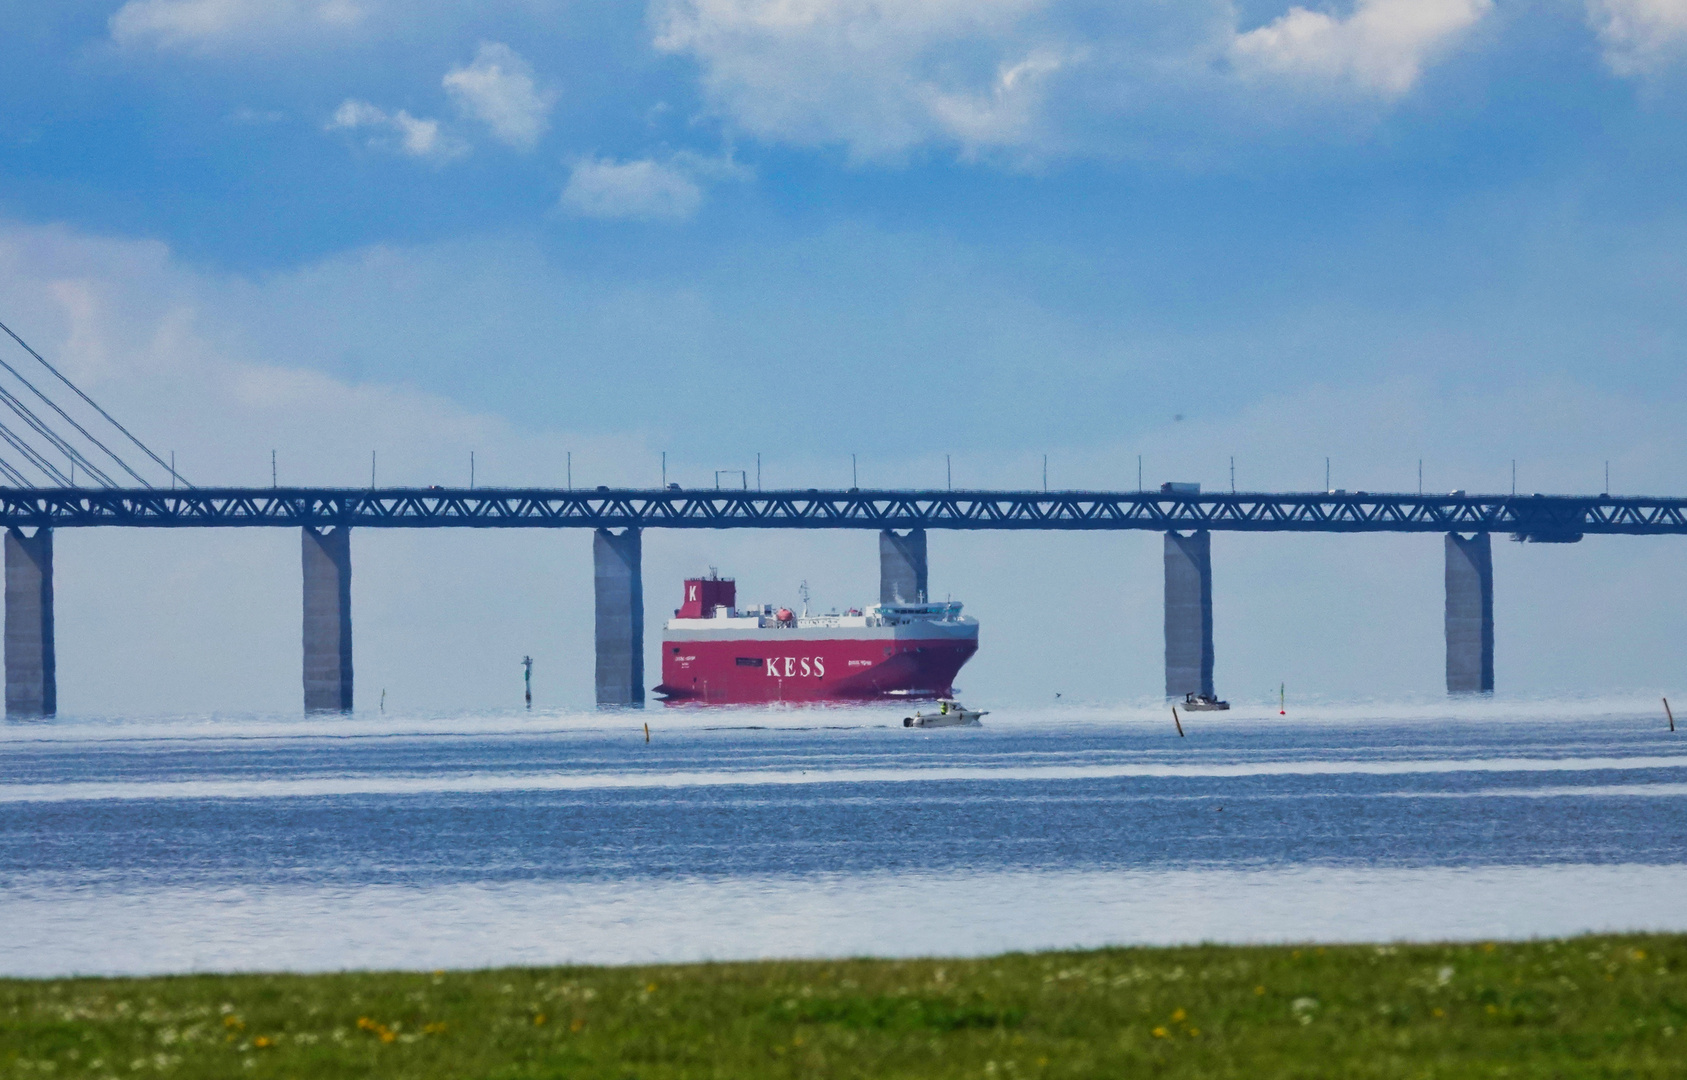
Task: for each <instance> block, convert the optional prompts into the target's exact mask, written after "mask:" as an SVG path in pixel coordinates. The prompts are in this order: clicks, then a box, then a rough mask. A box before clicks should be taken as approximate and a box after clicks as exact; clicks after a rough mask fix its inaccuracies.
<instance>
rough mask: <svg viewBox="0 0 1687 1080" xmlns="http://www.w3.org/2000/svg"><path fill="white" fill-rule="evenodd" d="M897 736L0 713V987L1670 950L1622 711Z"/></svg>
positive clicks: (1125, 716)
mask: <svg viewBox="0 0 1687 1080" xmlns="http://www.w3.org/2000/svg"><path fill="white" fill-rule="evenodd" d="M907 711H908V710H906V709H897V708H884V707H866V708H768V709H719V708H710V709H704V708H684V709H674V708H661V707H652V708H649V709H645V710H642V711H626V712H614V713H595V712H592V713H557V712H552V713H539V712H535V713H527V712H521V713H506V714H496V715H467V716H443V717H396V716H383V715H380V714H376V715H374V716H366V715H359V716H355V717H328V718H299V717H274V718H265V717H196V718H176V719H154V720H114V719H59V720H53V721H42V722H18V721H12V722H8V723H6V724H5V725H4V727H3V728H0V974H6V975H62V974H71V973H149V972H178V971H235V970H335V969H341V968H365V967H374V968H418V969H432V968H443V967H470V966H484V965H500V964H551V963H565V962H589V963H630V962H646V961H681V960H702V959H729V958H751V957H773V956H781V957H789V956H855V955H877V956H902V955H924V954H947V955H976V954H986V953H994V952H1001V951H1006V950H1016V949H1043V948H1063V947H1074V946H1099V945H1107V944H1127V943H1170V942H1195V941H1233V942H1263V941H1344V940H1367V941H1372V940H1395V939H1414V940H1423V939H1478V938H1492V937H1527V936H1534V935H1548V934H1553V935H1556V934H1569V933H1577V932H1583V931H1595V930H1653V929H1655V930H1684V929H1687V902H1684V900H1683V898H1684V897H1687V813H1684V811H1687V731H1684V732H1683V733H1682V734H1680V735H1672V734H1670V732H1669V731H1668V728H1667V726H1666V720H1665V717H1664V715H1663V713H1662V709H1661V707H1659V708H1653V707H1652V706H1651V705H1650V703H1647V702H1640V701H1631V700H1606V701H1601V700H1575V701H1549V700H1542V701H1527V700H1506V699H1476V700H1473V701H1469V702H1439V701H1435V702H1423V703H1416V704H1413V703H1405V704H1388V703H1364V704H1351V705H1342V704H1325V705H1321V706H1317V707H1312V708H1306V707H1297V708H1296V709H1295V710H1294V712H1295V715H1293V716H1280V715H1278V712H1277V710H1276V709H1275V708H1271V709H1266V708H1258V707H1256V708H1238V709H1235V710H1233V711H1231V712H1228V713H1204V714H1203V713H1197V714H1193V715H1186V716H1184V717H1183V720H1182V724H1183V730H1184V735H1182V736H1180V735H1179V734H1178V732H1177V730H1176V728H1175V727H1174V725H1173V723H1172V717H1171V714H1170V711H1169V709H1167V708H1166V707H1164V706H1161V705H1158V704H1152V705H1150V704H1146V703H1143V704H1131V705H1118V706H1109V705H1069V706H1068V705H1063V706H1060V707H1055V708H1035V709H1033V708H1020V709H1014V708H998V709H994V710H992V712H991V715H989V716H988V717H986V718H985V720H984V723H983V725H982V726H979V727H971V728H944V729H908V728H904V727H903V726H902V722H901V721H902V716H903V714H904V713H905V712H907ZM646 725H648V727H649V733H648V736H647V734H646Z"/></svg>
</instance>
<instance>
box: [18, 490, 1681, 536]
mask: <svg viewBox="0 0 1687 1080" xmlns="http://www.w3.org/2000/svg"><path fill="white" fill-rule="evenodd" d="M0 519H3V521H0V524H4V525H6V526H12V527H36V526H49V527H53V528H72V527H92V526H101V525H112V526H126V527H141V528H238V527H257V526H272V527H273V526H302V525H311V526H328V525H351V526H357V527H359V528H393V529H426V528H445V527H454V528H482V529H498V528H505V529H509V528H515V529H535V528H538V529H543V528H582V529H604V528H608V529H622V528H629V527H632V528H643V529H651V528H665V529H965V530H982V529H1005V530H1015V529H1019V530H1072V531H1093V530H1107V529H1147V530H1154V531H1166V530H1174V529H1175V530H1179V531H1187V530H1194V529H1209V530H1215V531H1226V532H1357V533H1366V532H1371V533H1374V532H1463V533H1477V532H1507V533H1513V534H1515V535H1516V536H1517V537H1518V538H1520V539H1527V540H1545V541H1560V542H1563V541H1571V540H1577V539H1580V538H1581V537H1582V536H1583V535H1584V534H1587V535H1598V534H1613V535H1666V534H1678V533H1687V499H1666V498H1646V497H1632V498H1610V497H1606V496H1579V495H1551V496H1538V495H1537V496H1516V495H1391V494H1372V493H1365V494H1358V493H1355V494H1342V495H1328V494H1324V493H1321V492H1313V493H1304V494H1300V493H1294V492H1288V493H1244V494H1233V495H1189V496H1183V495H1162V494H1160V493H1158V492H1116V491H1063V492H1041V491H866V490H860V491H854V490H852V491H838V490H830V491H822V490H812V489H811V490H803V491H797V490H789V491H765V492H763V491H738V492H725V491H718V492H717V491H673V490H662V489H615V490H605V489H598V490H576V491H565V490H555V489H507V488H476V489H465V488H456V489H439V488H425V489H424V488H378V489H372V490H371V489H357V488H192V489H182V490H174V491H159V490H156V489H98V490H91V489H86V488H61V489H51V488H0Z"/></svg>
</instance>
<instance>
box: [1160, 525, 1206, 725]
mask: <svg viewBox="0 0 1687 1080" xmlns="http://www.w3.org/2000/svg"><path fill="white" fill-rule="evenodd" d="M1211 693H1213V556H1212V533H1210V532H1207V531H1206V530H1205V529H1202V530H1199V531H1197V532H1193V533H1190V534H1189V535H1188V536H1179V535H1178V534H1177V533H1175V532H1168V533H1167V534H1166V696H1167V697H1168V698H1182V697H1183V696H1184V695H1185V694H1211Z"/></svg>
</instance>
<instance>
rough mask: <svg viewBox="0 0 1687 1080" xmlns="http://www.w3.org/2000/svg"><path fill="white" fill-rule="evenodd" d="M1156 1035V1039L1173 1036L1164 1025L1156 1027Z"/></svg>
mask: <svg viewBox="0 0 1687 1080" xmlns="http://www.w3.org/2000/svg"><path fill="white" fill-rule="evenodd" d="M1154 1037H1155V1038H1156V1039H1169V1038H1171V1033H1170V1032H1168V1031H1167V1030H1166V1029H1165V1028H1163V1027H1157V1028H1155V1029H1154Z"/></svg>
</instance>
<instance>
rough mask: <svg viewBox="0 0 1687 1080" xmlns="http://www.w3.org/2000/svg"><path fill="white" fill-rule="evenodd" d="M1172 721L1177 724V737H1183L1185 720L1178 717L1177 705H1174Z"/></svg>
mask: <svg viewBox="0 0 1687 1080" xmlns="http://www.w3.org/2000/svg"><path fill="white" fill-rule="evenodd" d="M1172 723H1174V724H1176V725H1177V737H1178V738H1180V739H1181V738H1183V721H1181V720H1179V719H1178V718H1177V706H1176V705H1173V706H1172Z"/></svg>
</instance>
